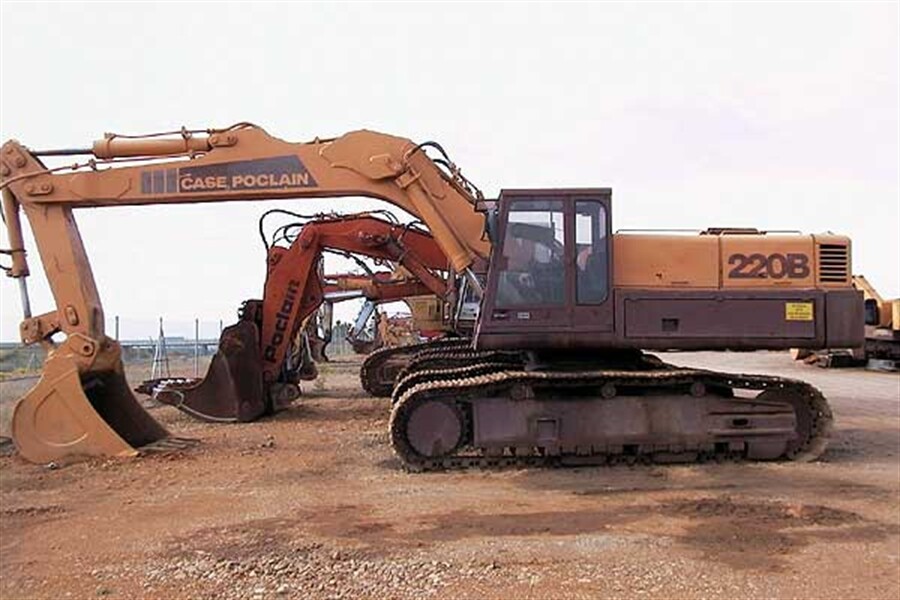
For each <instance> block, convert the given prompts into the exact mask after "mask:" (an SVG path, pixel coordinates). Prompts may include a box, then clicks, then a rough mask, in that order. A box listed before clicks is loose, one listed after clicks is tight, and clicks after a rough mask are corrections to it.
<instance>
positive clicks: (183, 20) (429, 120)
mask: <svg viewBox="0 0 900 600" xmlns="http://www.w3.org/2000/svg"><path fill="white" fill-rule="evenodd" d="M898 6H900V3H897V2H873V3H864V2H850V3H837V2H831V3H813V2H798V3H774V2H773V3H735V4H727V3H708V4H707V3H685V4H678V3H674V2H662V3H650V2H644V3H624V4H618V3H596V4H591V3H562V2H553V3H547V4H540V3H521V4H515V3H509V4H506V3H504V4H490V3H484V2H480V3H452V4H451V3H447V4H442V3H353V4H340V3H327V4H325V3H323V4H314V3H295V4H294V3H273V4H266V3H263V2H254V3H252V4H251V3H229V4H216V3H211V2H210V3H196V4H190V3H184V2H182V3H153V4H150V3H147V4H139V3H105V2H104V3H100V2H97V3H85V4H79V3H74V2H69V3H60V4H42V3H38V2H28V3H15V2H3V3H2V4H0V139H2V140H6V139H9V138H15V139H18V140H20V141H21V142H22V143H24V144H25V145H27V146H29V147H31V148H60V147H85V146H88V145H89V143H90V142H91V141H93V140H94V139H98V138H100V137H102V135H103V133H104V132H108V131H112V132H117V133H130V134H137V133H149V132H155V131H167V130H172V129H178V128H180V127H181V126H182V125H186V126H187V127H189V128H208V127H225V126H228V125H230V124H232V123H235V122H239V121H251V122H254V123H256V124H258V125H260V126H262V127H264V128H265V129H266V130H267V131H269V133H271V134H273V135H275V136H277V137H280V138H283V139H286V140H290V141H305V140H310V139H312V138H314V137H316V136H319V137H332V136H337V135H340V134H342V133H344V132H347V131H351V130H355V129H360V128H367V129H374V130H377V131H382V132H385V133H391V134H394V135H400V136H404V137H408V138H410V139H413V140H415V141H425V140H435V141H438V142H440V143H441V145H443V146H444V148H446V149H447V150H448V152H449V153H450V155H451V157H452V158H453V160H454V162H456V163H457V164H458V165H459V166H461V167H462V169H463V172H464V173H465V174H466V176H467V177H468V178H469V179H471V180H472V181H473V182H475V183H476V184H477V185H478V186H479V187H480V188H481V189H482V190H483V191H484V192H485V195H486V196H488V197H495V196H496V195H497V194H498V193H499V191H500V190H501V189H503V188H526V187H582V186H583V187H612V188H613V215H612V221H613V228H614V229H634V228H693V229H704V228H706V227H709V226H723V225H728V226H745V227H758V228H760V229H782V230H783V229H800V230H802V231H804V232H809V233H819V232H825V231H833V232H836V233H842V234H846V235H849V236H850V237H851V238H852V240H853V260H854V272H856V273H861V274H864V275H866V276H867V278H868V279H869V280H870V281H871V282H872V283H873V284H874V285H875V287H876V288H877V289H878V290H879V291H880V292H881V293H882V295H883V296H885V297H897V296H900V268H898V264H900V239H898V224H900V115H898V111H900V108H898V107H900V25H898V23H900V12H898ZM279 206H280V207H284V208H290V209H293V210H296V211H299V212H304V213H312V212H319V211H330V210H338V211H340V212H356V211H360V210H367V209H371V208H391V207H390V206H389V205H385V204H382V203H379V202H375V201H371V200H367V199H341V200H339V201H338V200H333V199H332V200H308V199H307V200H295V201H292V202H260V203H223V204H207V205H202V206H200V205H184V206H165V207H164V206H157V207H140V208H135V207H118V208H100V209H85V210H80V211H78V212H76V219H77V222H78V224H79V227H80V230H81V233H82V236H83V238H84V241H85V245H86V247H87V250H88V255H89V257H90V260H91V264H92V266H93V270H94V275H95V279H96V281H97V284H98V287H99V291H100V295H101V298H102V300H103V304H104V309H105V312H106V316H107V332H108V333H110V334H111V333H112V328H113V316H114V315H120V316H121V327H122V331H121V336H122V337H123V338H128V339H133V338H146V337H147V336H149V335H153V334H154V333H155V331H156V320H157V319H158V317H159V316H164V317H165V318H166V323H167V333H168V334H170V335H173V334H174V335H193V320H194V319H195V318H199V319H201V321H202V323H203V326H202V332H201V335H202V336H203V337H215V335H217V334H218V322H219V320H223V321H224V322H225V324H228V323H230V322H233V321H234V318H235V311H236V309H237V307H238V306H239V304H240V302H241V301H242V300H244V299H246V298H252V297H259V296H260V293H261V290H262V285H263V281H264V276H265V252H264V249H263V246H262V243H261V242H260V240H259V237H258V234H257V220H258V218H259V216H260V215H261V214H262V213H263V212H264V211H265V210H267V209H269V208H275V207H279ZM0 245H2V246H4V247H8V242H7V241H6V239H5V232H4V235H0ZM26 245H27V247H28V249H29V250H30V255H29V258H30V263H31V268H32V272H33V275H32V276H31V277H30V278H29V279H28V285H29V290H30V293H31V302H32V309H33V312H34V313H35V314H39V313H42V312H47V311H50V310H52V309H53V303H52V297H51V296H50V294H49V291H48V287H47V285H46V281H45V280H44V277H43V273H42V272H41V269H40V265H39V259H38V255H37V251H36V248H35V246H34V243H33V240H31V239H30V237H29V238H28V239H27V240H26ZM4 258H5V259H6V260H7V261H8V257H4ZM4 264H5V263H4ZM349 267H350V265H349V264H348V263H346V262H342V261H341V260H340V259H338V258H331V257H329V258H326V269H327V270H331V271H340V270H347V269H348V268H349ZM0 294H2V310H0V339H2V340H3V341H15V340H17V339H18V322H19V321H20V320H21V316H22V313H21V307H20V305H19V293H18V287H17V284H16V282H15V281H13V280H11V279H7V278H2V281H0ZM348 304H350V305H342V306H341V307H340V308H339V310H338V312H337V317H338V318H339V319H342V320H347V319H350V318H352V317H353V315H354V314H355V312H356V310H357V308H358V304H355V303H348Z"/></svg>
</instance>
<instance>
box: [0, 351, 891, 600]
mask: <svg viewBox="0 0 900 600" xmlns="http://www.w3.org/2000/svg"><path fill="white" fill-rule="evenodd" d="M663 357H664V358H665V359H666V360H667V361H670V362H675V363H679V364H685V365H695V366H701V367H707V368H715V369H721V370H731V371H741V372H756V373H771V374H779V375H786V376H790V377H796V378H801V379H805V380H807V381H810V382H811V383H813V384H814V385H816V386H818V387H819V388H820V389H822V390H823V391H824V392H825V394H826V396H827V397H828V398H829V399H830V402H831V404H832V406H833V408H834V412H835V417H836V432H835V434H834V436H833V440H832V443H831V446H830V449H829V450H828V451H827V453H826V455H825V456H824V458H823V459H822V460H821V461H819V462H815V463H811V464H771V463H767V464H703V465H690V466H650V467H648V466H643V467H602V468H601V467H598V468H576V469H561V470H548V469H534V470H525V469H523V470H501V471H493V472H484V471H462V472H453V473H429V474H411V473H406V472H405V471H403V470H402V469H401V467H400V465H399V463H398V461H397V460H396V459H395V458H394V456H393V455H392V451H391V449H390V446H389V444H388V440H387V434H386V431H387V418H388V405H387V403H386V401H384V400H376V399H370V398H367V397H366V396H365V395H364V393H363V392H362V390H361V388H360V386H359V383H358V380H357V376H356V371H357V368H358V362H357V361H355V360H352V359H344V360H342V361H340V362H333V363H331V364H329V365H326V366H325V367H324V368H323V369H322V373H323V375H322V377H321V379H320V382H318V383H315V384H312V385H307V386H306V395H305V396H304V397H303V398H302V399H301V400H300V401H299V402H298V403H297V404H296V405H295V406H294V407H293V408H292V409H291V410H288V411H285V412H283V413H281V414H279V415H277V416H275V417H274V418H271V419H268V420H265V421H262V422H258V423H254V424H248V425H212V424H206V423H198V422H195V421H192V420H191V419H189V418H188V417H186V416H184V415H182V414H181V413H179V412H178V411H176V410H174V409H172V408H169V407H160V408H154V409H153V410H152V413H153V414H154V415H155V416H156V417H157V418H158V419H159V420H160V421H161V422H163V423H164V424H165V425H166V426H167V427H169V428H170V430H171V431H172V432H175V433H177V434H178V435H181V436H191V437H196V438H199V439H200V440H201V444H200V445H198V446H197V447H195V448H192V449H190V450H188V451H185V452H183V453H179V454H175V455H169V456H151V457H146V458H140V459H135V460H126V461H114V460H104V461H92V462H86V463H79V464H73V465H69V466H63V467H60V468H56V469H51V468H48V467H47V466H37V465H30V464H26V463H25V462H23V461H22V460H21V459H19V458H18V457H16V456H14V455H12V454H11V453H10V452H7V453H6V454H5V455H4V456H2V457H0V501H2V502H0V597H2V598H4V599H17V598H54V599H55V598H96V597H109V598H221V599H229V598H250V599H264V598H282V597H284V598H300V597H302V598H309V597H311V598H338V597H354V598H356V597H370V598H423V597H440V598H482V597H491V598H517V599H526V598H562V597H571V598H600V597H604V598H606V597H608V598H617V597H629V598H634V597H640V598H644V597H646V598H737V597H742V598H743V597H748V598H770V597H775V596H777V597H785V598H891V599H895V598H898V597H900V377H898V375H896V374H884V373H874V372H867V371H864V370H861V369H853V370H823V369H817V368H815V367H810V366H806V365H802V364H796V363H793V362H792V361H791V360H790V359H789V357H788V355H787V354H786V353H740V354H712V353H693V354H688V353H682V354H666V355H664V356H663Z"/></svg>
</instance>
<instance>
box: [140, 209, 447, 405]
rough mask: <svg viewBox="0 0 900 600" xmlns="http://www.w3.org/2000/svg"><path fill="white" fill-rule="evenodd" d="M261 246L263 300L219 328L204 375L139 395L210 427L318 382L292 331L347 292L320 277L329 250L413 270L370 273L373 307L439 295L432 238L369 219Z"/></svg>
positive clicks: (322, 225)
mask: <svg viewBox="0 0 900 600" xmlns="http://www.w3.org/2000/svg"><path fill="white" fill-rule="evenodd" d="M272 212H282V213H283V212H285V211H281V210H278V211H269V212H267V213H266V214H264V215H263V217H262V218H261V219H260V231H262V230H263V227H262V221H263V220H264V219H265V217H266V216H267V215H268V214H271V213H272ZM293 216H296V217H299V216H300V215H296V214H295V215H293ZM263 241H264V243H265V245H266V251H267V257H268V258H267V274H266V282H265V286H264V296H263V299H262V300H247V301H245V302H244V303H243V305H242V306H241V309H240V311H239V317H240V319H239V322H238V323H237V324H235V325H232V326H230V327H227V328H225V329H224V330H223V332H222V335H221V338H220V340H219V350H218V351H217V352H216V354H215V355H214V356H213V358H212V361H211V362H210V366H209V370H208V373H207V375H206V376H205V377H204V378H203V379H199V380H194V379H175V380H173V379H165V380H151V381H145V382H143V383H142V384H141V385H140V386H139V387H138V389H137V391H140V392H143V393H149V394H151V395H152V396H153V397H154V398H155V399H157V400H159V401H160V402H163V403H165V404H169V405H172V406H175V407H176V408H178V409H180V410H182V411H184V412H186V413H188V414H190V415H192V416H195V417H198V418H201V419H206V420H210V421H217V422H222V421H242V422H246V421H253V420H255V419H257V418H259V417H260V416H262V415H264V414H270V413H272V412H274V411H276V410H278V409H280V408H283V407H285V406H287V405H288V404H289V403H290V402H292V401H293V400H295V399H296V398H297V397H298V396H299V395H300V387H299V382H300V381H301V380H311V379H315V378H316V376H317V370H316V368H315V364H314V362H313V354H314V352H313V351H312V349H311V348H310V346H311V343H310V336H309V335H308V333H307V332H306V328H305V327H303V326H302V325H301V326H299V328H298V325H297V324H298V323H300V324H303V323H306V322H307V321H308V320H310V319H313V318H314V317H315V315H316V312H317V311H318V309H319V308H320V306H322V304H323V302H325V299H326V294H327V293H328V289H327V288H328V286H329V285H331V286H332V290H331V292H330V293H331V295H332V297H335V296H336V295H337V294H339V293H340V292H341V291H347V290H341V289H340V286H339V285H338V283H337V281H334V282H333V283H331V284H329V283H327V280H325V279H324V278H323V276H322V274H321V272H322V264H321V261H322V256H323V253H324V252H327V251H337V252H341V253H343V254H348V255H353V256H367V257H369V258H375V259H379V260H385V261H394V262H397V263H398V264H400V265H402V266H403V268H404V269H406V270H407V272H409V273H415V275H416V276H415V277H407V278H403V279H390V278H379V277H377V276H375V275H374V274H373V275H372V276H371V277H368V278H366V281H357V282H356V283H357V285H358V287H357V289H358V290H359V291H360V292H361V293H364V294H365V293H368V295H370V296H373V297H378V298H379V299H380V300H400V299H403V298H405V297H407V296H411V295H421V294H422V293H432V294H437V295H443V294H444V293H445V291H446V287H445V282H444V278H445V275H444V273H445V272H446V271H447V268H448V267H447V258H446V256H445V255H444V254H443V252H442V251H441V249H440V247H439V246H438V245H437V244H436V243H435V241H434V239H433V238H432V237H431V235H430V234H429V233H428V232H426V231H423V230H421V229H420V228H418V227H416V226H414V225H400V224H399V223H398V222H396V221H395V220H390V219H387V218H384V217H382V216H379V215H376V214H373V213H360V214H353V215H347V216H337V215H319V216H316V217H312V218H307V219H306V220H305V221H303V222H300V223H291V224H289V225H285V226H282V227H280V228H279V229H278V230H277V231H276V233H275V235H274V240H273V242H272V243H271V244H270V243H269V242H268V240H266V239H265V238H263ZM279 244H281V245H279ZM285 244H286V245H285ZM364 284H365V285H364ZM360 288H362V289H360ZM326 312H328V311H326ZM326 325H327V324H326ZM326 331H327V327H326ZM326 335H327V334H326ZM313 343H315V342H313Z"/></svg>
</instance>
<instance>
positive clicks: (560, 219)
mask: <svg viewBox="0 0 900 600" xmlns="http://www.w3.org/2000/svg"><path fill="white" fill-rule="evenodd" d="M611 196H612V191H611V190H610V189H608V188H599V189H571V190H504V191H503V192H501V194H500V198H499V199H498V200H497V203H496V206H495V209H494V211H495V212H494V214H493V215H492V216H491V218H490V221H491V227H490V232H491V237H492V243H493V247H494V250H493V252H492V253H491V263H490V269H489V271H488V282H487V289H486V293H485V296H484V300H483V305H482V310H481V321H480V323H479V327H478V331H477V332H476V339H475V344H476V346H477V347H479V348H485V349H489V348H516V349H526V348H541V349H548V348H560V349H567V348H579V347H590V346H594V347H596V346H597V345H598V342H601V343H602V338H604V337H606V336H605V335H604V334H606V335H607V336H608V337H609V338H610V339H612V337H613V302H612V290H611V287H612V278H611V274H612V264H613V262H612V243H611V242H612V236H611V230H610V227H611V224H610V221H611V219H610V202H611Z"/></svg>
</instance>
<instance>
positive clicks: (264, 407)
mask: <svg viewBox="0 0 900 600" xmlns="http://www.w3.org/2000/svg"><path fill="white" fill-rule="evenodd" d="M262 379H263V378H262V357H261V356H260V351H259V334H258V332H257V328H256V325H254V324H253V323H250V322H249V321H240V322H238V323H237V324H235V325H231V326H230V327H226V328H225V329H224V330H223V331H222V336H221V338H220V339H219V350H218V352H216V354H215V355H214V356H213V358H212V361H211V362H210V365H209V371H207V373H206V377H204V378H203V379H201V380H199V381H198V380H183V379H182V380H157V381H155V382H148V383H145V384H142V386H141V387H139V388H138V391H146V392H150V393H151V394H152V395H153V397H154V398H155V399H156V400H159V401H160V402H162V403H164V404H168V405H170V406H174V407H175V408H178V409H179V410H182V411H184V412H186V413H188V414H189V415H192V416H195V417H198V418H200V419H203V420H206V421H214V422H234V421H242V422H247V421H254V420H256V419H258V418H259V417H261V416H262V415H264V414H266V413H268V412H270V410H269V406H268V403H267V401H266V397H265V394H264V392H263V385H262Z"/></svg>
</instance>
